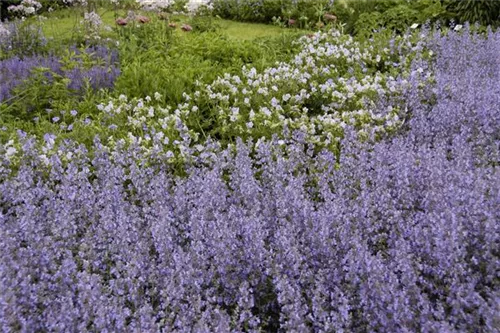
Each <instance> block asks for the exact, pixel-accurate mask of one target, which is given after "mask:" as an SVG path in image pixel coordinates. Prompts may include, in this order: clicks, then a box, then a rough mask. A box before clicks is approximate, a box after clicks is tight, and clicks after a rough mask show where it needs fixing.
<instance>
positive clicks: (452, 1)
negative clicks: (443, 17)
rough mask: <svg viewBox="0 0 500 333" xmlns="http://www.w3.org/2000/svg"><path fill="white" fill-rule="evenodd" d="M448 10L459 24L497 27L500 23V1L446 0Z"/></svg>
mask: <svg viewBox="0 0 500 333" xmlns="http://www.w3.org/2000/svg"><path fill="white" fill-rule="evenodd" d="M444 3H445V5H446V9H447V10H448V11H449V12H450V13H451V15H452V17H453V18H455V19H456V20H457V21H458V22H460V23H464V22H470V23H476V22H477V23H480V24H482V25H495V26H498V24H499V23H500V1H491V0H462V1H457V0H445V1H444Z"/></svg>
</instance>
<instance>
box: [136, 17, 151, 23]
mask: <svg viewBox="0 0 500 333" xmlns="http://www.w3.org/2000/svg"><path fill="white" fill-rule="evenodd" d="M136 20H137V22H139V23H148V22H149V21H151V19H150V18H149V17H147V16H142V15H139V16H137V18H136Z"/></svg>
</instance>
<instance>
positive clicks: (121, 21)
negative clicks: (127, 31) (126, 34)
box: [116, 17, 128, 25]
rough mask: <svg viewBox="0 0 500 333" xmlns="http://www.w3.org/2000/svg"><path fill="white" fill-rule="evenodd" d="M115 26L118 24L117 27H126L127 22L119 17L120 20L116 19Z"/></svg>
mask: <svg viewBox="0 0 500 333" xmlns="http://www.w3.org/2000/svg"><path fill="white" fill-rule="evenodd" d="M116 24H118V25H127V24H128V21H127V20H126V19H124V18H121V17H120V18H118V19H117V20H116Z"/></svg>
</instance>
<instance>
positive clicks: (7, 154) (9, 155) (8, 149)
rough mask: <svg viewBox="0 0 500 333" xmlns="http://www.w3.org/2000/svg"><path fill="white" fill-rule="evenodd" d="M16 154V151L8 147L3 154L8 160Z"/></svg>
mask: <svg viewBox="0 0 500 333" xmlns="http://www.w3.org/2000/svg"><path fill="white" fill-rule="evenodd" d="M15 153H17V149H16V148H14V147H9V148H7V151H6V152H5V156H6V157H7V158H8V159H10V157H12V156H14V154H15Z"/></svg>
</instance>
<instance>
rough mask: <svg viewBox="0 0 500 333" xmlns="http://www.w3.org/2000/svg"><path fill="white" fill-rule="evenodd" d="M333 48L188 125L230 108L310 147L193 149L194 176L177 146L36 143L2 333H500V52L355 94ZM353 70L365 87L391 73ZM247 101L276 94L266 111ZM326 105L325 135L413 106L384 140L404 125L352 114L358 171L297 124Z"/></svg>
mask: <svg viewBox="0 0 500 333" xmlns="http://www.w3.org/2000/svg"><path fill="white" fill-rule="evenodd" d="M336 37H339V38H340V36H336ZM322 38H324V37H322V36H320V35H317V36H316V37H314V39H313V40H314V42H312V43H309V44H306V47H305V49H304V51H303V52H302V53H301V55H299V56H298V57H297V58H296V61H295V63H294V64H289V65H285V64H283V65H280V67H277V68H275V69H270V70H269V71H266V72H265V73H261V74H258V73H253V72H252V71H247V72H246V74H245V76H246V77H245V78H244V79H241V78H240V79H236V78H223V79H220V80H218V81H217V82H214V83H213V84H211V85H209V86H206V87H204V88H203V89H202V91H201V92H200V93H199V96H192V98H190V99H188V100H187V101H186V106H185V107H183V108H184V110H193V107H194V106H196V105H197V102H198V101H200V100H201V99H202V98H207V99H209V100H210V101H212V103H214V104H218V105H220V110H221V112H220V117H221V119H222V120H221V121H222V122H224V121H226V122H227V123H231V122H239V123H241V124H242V125H243V124H246V123H248V122H249V121H252V119H251V115H250V111H251V108H254V113H255V117H261V119H260V120H259V121H255V122H254V125H255V126H256V127H257V126H270V125H269V124H270V123H272V121H274V118H276V120H277V121H278V120H282V121H283V124H286V125H288V127H289V129H288V130H290V131H291V132H292V134H291V135H285V136H284V137H282V138H277V137H275V138H274V139H271V140H259V141H258V142H254V143H250V142H249V143H248V144H247V143H244V142H243V141H242V140H241V139H237V140H236V142H237V143H236V144H235V145H231V146H229V147H228V148H221V147H220V144H218V143H217V142H216V141H212V140H207V141H206V142H204V143H202V144H201V143H200V144H198V145H197V146H192V142H191V141H190V138H189V137H186V138H182V137H179V140H178V141H177V143H175V144H176V145H178V146H179V147H181V148H179V149H180V152H181V153H182V154H183V155H184V156H185V159H184V162H185V164H184V165H183V168H182V174H179V169H178V168H176V166H175V165H172V164H170V163H168V161H169V159H170V157H171V155H172V154H174V153H172V152H171V151H170V150H169V149H171V146H170V145H171V144H172V143H171V142H169V141H168V140H164V139H165V137H166V135H165V134H163V135H158V136H153V137H150V136H148V137H149V141H151V142H154V145H149V146H147V145H144V144H143V142H146V141H148V139H147V137H146V134H148V132H147V130H148V129H147V128H146V130H145V132H143V136H141V137H140V140H139V139H137V138H135V139H134V140H131V141H125V140H118V141H117V142H115V143H114V144H113V145H110V146H108V145H104V144H103V143H101V141H99V140H98V139H96V140H95V142H94V145H93V146H92V147H87V148H85V147H84V146H79V145H78V144H77V143H75V142H70V141H66V142H62V143H60V144H58V143H56V141H55V139H56V137H55V136H53V135H46V136H45V140H44V142H43V143H40V142H37V140H35V139H33V138H30V137H29V136H28V135H26V134H25V133H20V138H19V143H20V145H21V146H15V144H14V143H13V142H10V143H7V144H6V145H3V146H1V147H0V152H1V153H2V154H1V155H0V179H1V182H0V247H1V248H2V251H1V252H0V290H2V292H1V293H0V330H2V331H25V332H32V331H78V332H86V331H89V332H95V331H111V332H114V331H134V332H145V331H148V332H150V331H164V332H172V331H179V332H184V331H194V332H207V331H217V332H226V331H235V332H243V331H248V332H257V331H259V330H263V331H290V332H309V331H311V332H332V331H334V332H342V331H345V332H366V331H381V332H409V331H410V332H411V331H422V332H464V331H478V330H479V331H489V332H493V331H496V330H498V328H499V327H500V315H499V314H500V311H499V309H500V288H499V286H500V282H499V281H500V276H499V271H500V252H499V249H500V223H499V221H500V210H499V209H498V207H500V175H499V172H498V166H499V163H500V153H499V151H500V136H499V134H500V110H499V105H500V103H499V102H500V86H499V84H498V82H500V58H499V56H498V55H499V54H500V52H499V51H500V50H499V49H498V48H499V45H500V43H499V42H500V40H499V39H500V35H499V34H498V33H491V32H490V33H488V35H487V36H484V37H483V36H478V35H474V34H471V33H470V32H469V31H468V30H466V31H465V32H460V33H457V32H449V33H448V34H446V35H443V36H442V35H441V34H440V33H436V34H435V35H433V36H432V38H430V37H429V38H428V39H427V42H426V43H425V49H426V50H427V51H426V52H427V54H429V52H428V51H432V54H434V56H432V57H430V58H429V57H427V58H426V57H425V56H423V55H422V56H415V57H413V58H412V59H408V61H409V65H408V67H406V68H408V69H409V70H408V73H406V75H405V76H404V77H401V78H394V79H390V78H385V79H379V80H377V79H376V77H377V76H376V74H375V76H374V77H375V79H373V80H372V79H368V78H367V79H366V80H363V79H361V81H356V80H355V79H354V78H352V79H351V80H350V81H349V82H348V83H347V82H343V81H342V79H340V78H337V73H338V71H341V70H342V68H341V67H335V68H329V67H328V65H327V64H328V59H329V58H330V57H336V56H338V55H339V54H342V53H343V54H344V55H345V52H344V51H343V50H342V48H341V47H339V46H335V45H327V46H319V45H317V46H315V43H319V41H320V40H322ZM410 45H411V44H410ZM423 49H424V47H423V46H422V50H423ZM419 50H420V48H419V47H417V49H416V52H417V53H418V52H420V51H419ZM312 54H315V57H316V58H314V57H313V56H312ZM422 54H423V52H422ZM345 57H346V58H345V59H346V61H347V63H346V67H345V71H346V72H347V73H349V70H350V68H354V67H355V66H358V64H360V63H362V62H361V61H360V60H361V59H365V60H366V59H368V60H369V61H372V59H373V58H375V59H376V58H377V57H376V55H370V54H366V55H364V54H355V55H353V56H352V57H353V58H352V60H351V61H349V60H348V59H350V58H349V56H348V55H345ZM357 57H359V59H358V58H357ZM310 60H312V61H310ZM294 66H297V67H296V68H295V69H294ZM362 72H363V71H362V69H361V73H362ZM322 77H323V78H324V79H323V80H321V78H322ZM312 78H314V79H312ZM404 80H406V82H403V81H404ZM255 82H259V83H255ZM273 85H276V87H277V89H276V90H274V89H273V88H272V87H273ZM349 87H353V90H352V91H351V90H350V88H349ZM391 87H395V88H394V89H395V90H397V93H395V94H388V95H385V92H386V91H387V90H386V89H388V91H390V89H391ZM240 88H241V89H246V90H247V91H252V92H254V91H257V92H256V93H253V94H252V93H248V95H249V97H248V98H249V101H248V102H247V101H245V99H244V98H240V97H238V98H235V97H234V94H235V93H236V91H237V90H239V89H240ZM259 89H261V90H262V91H261V92H258V90H259ZM314 89H316V90H314ZM380 89H382V91H381V92H380V93H379V94H378V96H381V97H382V98H380V99H373V100H370V99H369V98H368V97H366V96H368V95H366V96H365V98H358V96H359V94H362V93H363V92H365V91H367V90H368V91H370V90H373V91H374V92H375V93H377V92H378V90H380ZM292 90H293V93H292V92H291V91H292ZM221 91H224V93H222V92H221ZM257 93H258V94H260V95H261V96H260V97H259V100H258V102H257V100H254V98H257V97H255V96H256V94H257ZM243 94H244V93H243ZM287 94H290V97H286V98H285V96H288V95H287ZM314 94H316V95H318V96H320V97H322V98H323V99H324V100H328V102H327V103H324V104H321V106H319V109H318V110H321V111H322V112H324V116H323V117H331V115H335V114H336V112H337V111H336V109H337V108H339V109H342V110H344V109H346V107H345V106H342V107H341V105H345V103H355V104H356V107H358V106H359V107H362V106H363V107H366V105H369V106H371V107H372V113H373V112H377V111H376V110H379V109H377V108H380V107H385V108H388V107H389V106H392V105H393V103H395V105H394V108H393V109H394V110H396V111H395V112H394V113H392V114H391V113H385V111H382V117H383V118H384V117H385V122H383V124H385V125H384V126H386V125H387V121H390V120H394V117H395V115H396V114H398V113H399V121H397V122H395V123H394V124H392V125H390V126H393V125H394V129H393V131H392V132H390V133H391V135H386V134H384V135H381V134H380V131H379V129H378V127H377V126H378V125H377V123H376V122H374V120H373V119H371V120H369V121H368V122H366V123H367V124H368V126H362V127H360V126H359V124H357V123H356V117H357V115H359V116H361V117H362V116H364V114H359V113H354V115H352V114H351V112H350V111H349V112H347V113H345V114H344V113H341V115H340V118H338V119H339V120H336V119H337V118H334V119H333V120H332V121H331V122H333V123H336V122H340V121H344V126H340V128H342V132H341V135H340V136H336V137H339V138H341V139H339V140H338V145H339V146H338V151H335V153H333V152H332V151H331V150H330V151H329V150H322V151H319V150H318V145H315V144H317V142H316V141H315V140H311V138H313V139H314V137H313V136H312V135H315V134H314V133H312V132H310V131H300V129H301V128H300V126H298V128H295V127H294V121H295V120H293V119H295V118H299V119H302V118H301V117H302V116H301V115H300V113H301V112H304V117H305V114H307V111H303V110H295V109H294V108H293V105H294V103H297V100H298V99H300V98H303V99H308V98H311V97H310V96H311V95H314ZM349 94H351V95H349ZM202 96H204V97H202ZM226 96H227V97H226ZM262 96H264V97H262ZM346 96H347V97H346ZM401 97H403V98H401ZM290 101H291V102H290ZM357 101H360V102H359V103H360V104H357V103H358V102H357ZM224 102H227V104H226V105H224ZM141 103H142V102H141ZM253 103H255V105H254V104H253ZM257 103H258V104H257ZM115 106H116V105H112V106H110V107H106V106H104V105H103V106H102V109H103V112H109V113H112V111H113V110H115V111H116V108H115ZM105 108H107V110H104V109H105ZM142 108H144V109H147V108H146V107H144V106H141V109H142ZM199 108H200V109H201V106H200V107H199ZM236 108H239V111H238V112H235V110H236ZM265 108H267V110H268V112H269V115H268V114H267V112H266V111H265ZM325 108H326V109H325ZM347 109H348V110H349V108H347ZM355 109H356V108H355ZM151 110H152V111H151ZM285 110H286V111H285ZM309 110H310V109H309ZM150 111H151V112H152V113H153V114H154V113H155V108H152V109H150ZM281 112H282V113H281ZM294 112H295V113H298V115H297V116H296V117H295V118H294V117H292V116H288V114H292V115H293V114H294ZM318 112H319V111H318ZM339 112H340V111H339ZM366 112H368V111H365V113H366ZM115 113H116V112H115ZM118 114H119V113H118ZM174 114H176V115H177V117H178V119H173V120H174V121H176V122H177V123H178V122H180V124H176V125H175V126H177V127H178V128H179V129H180V133H181V134H182V133H184V132H189V131H187V130H185V129H184V127H183V126H185V125H183V124H182V121H183V119H181V118H182V117H180V116H179V115H181V114H183V111H182V110H180V111H179V112H177V113H174ZM280 114H286V116H284V120H283V119H280V117H279V115H280ZM231 117H234V121H233V120H232V119H231ZM242 117H243V118H242ZM315 117H316V118H315ZM319 117H320V116H315V115H312V117H311V118H309V119H311V120H307V121H310V122H311V123H314V122H315V121H316V120H315V119H319ZM343 117H347V119H345V120H344V118H343ZM366 117H369V118H370V117H373V115H372V114H370V113H369V112H368V113H367V115H366ZM132 119H133V118H132ZM287 119H291V120H289V121H288V123H286V120H287ZM304 119H305V118H304ZM349 119H354V121H351V120H349ZM266 121H268V123H266ZM327 123H328V122H327ZM280 126H282V127H283V128H284V129H285V130H286V128H285V127H286V126H284V125H280ZM236 128H237V127H236ZM247 128H252V127H251V126H247ZM237 129H238V128H237ZM361 129H362V130H363V131H360V130H361ZM238 130H239V131H240V132H241V133H244V131H245V129H244V127H243V126H242V129H238ZM183 131H184V132H183ZM166 134H168V133H166ZM148 135H149V134H148ZM181 136H182V135H181ZM319 146H321V145H319ZM166 151H168V152H169V154H167V153H165V152H166ZM339 152H341V153H340V154H339ZM175 153H176V154H177V153H178V152H175Z"/></svg>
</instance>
